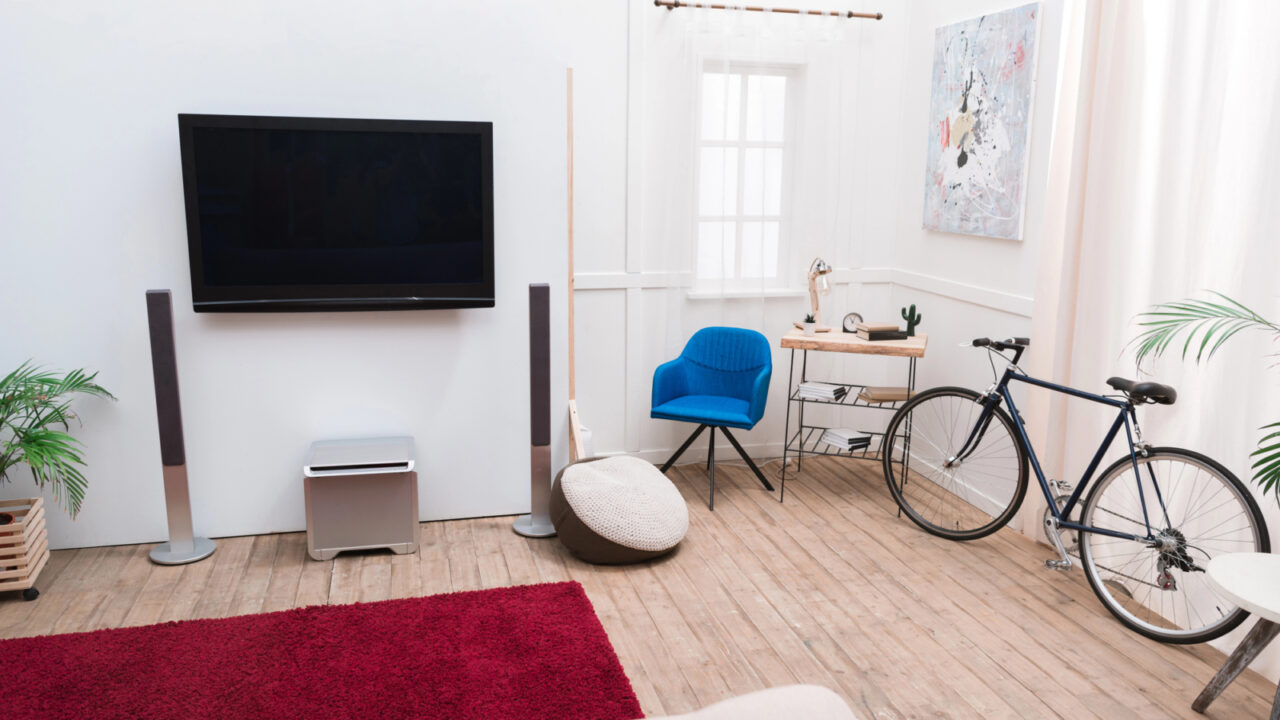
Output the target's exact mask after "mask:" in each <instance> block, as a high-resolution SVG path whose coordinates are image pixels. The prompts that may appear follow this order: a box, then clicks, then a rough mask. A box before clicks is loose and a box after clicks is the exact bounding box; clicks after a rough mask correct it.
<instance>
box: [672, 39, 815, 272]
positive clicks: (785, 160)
mask: <svg viewBox="0 0 1280 720" xmlns="http://www.w3.org/2000/svg"><path fill="white" fill-rule="evenodd" d="M700 65H701V68H702V71H701V72H700V73H699V74H698V88H697V92H698V95H697V97H698V116H697V124H696V126H695V128H696V129H695V131H694V132H695V136H696V153H695V157H694V182H693V187H694V188H695V190H694V194H695V197H694V203H693V209H694V212H693V239H694V243H695V245H694V253H693V260H694V267H693V278H694V292H695V293H696V294H699V295H702V294H707V292H708V291H711V290H719V291H721V292H722V293H723V294H733V295H750V294H753V291H758V290H761V289H764V290H765V291H767V292H769V293H771V294H776V293H778V291H785V292H786V293H787V294H790V292H791V291H794V290H795V286H794V284H791V283H787V282H786V279H787V278H788V277H789V276H790V272H789V271H790V267H789V266H790V263H789V262H788V259H789V255H788V252H787V250H788V248H789V245H790V243H789V242H788V241H789V235H790V232H789V231H790V222H789V220H790V207H791V193H790V190H791V173H792V166H793V163H794V158H795V153H796V143H795V132H796V126H797V124H798V123H797V117H798V109H799V107H800V100H799V94H800V78H801V72H800V71H801V68H802V66H800V65H798V64H790V63H786V64H783V63H759V62H743V61H725V60H720V59H712V58H704V59H703V61H702V63H701V64H700ZM708 74H712V75H719V76H723V75H726V74H727V75H739V76H741V77H742V80H741V91H740V92H739V97H738V103H739V105H738V133H737V139H736V140H707V139H705V138H703V137H702V128H703V112H704V108H703V105H702V98H703V82H704V81H705V80H706V76H707V75H708ZM752 75H756V76H759V75H773V76H781V77H784V78H786V80H787V84H786V100H785V104H786V107H785V108H784V109H783V121H782V123H783V136H782V140H780V141H767V140H748V139H747V96H748V93H747V86H748V82H747V78H748V77H749V76H752ZM703 148H725V149H734V150H736V151H737V156H738V157H737V176H736V178H735V182H736V189H737V192H736V196H735V204H734V211H735V212H734V213H733V214H729V215H703V214H702V210H701V207H702V204H701V201H702V198H701V197H700V193H701V188H702V184H701V179H702V177H701V176H702V150H703ZM755 148H761V149H764V148H776V149H779V150H781V151H782V178H781V188H780V194H781V195H780V198H779V206H778V213H777V214H761V215H747V214H745V213H744V202H743V200H744V194H745V188H746V182H745V179H746V175H745V173H746V151H747V150H748V149H755ZM703 222H729V223H733V227H734V236H733V242H734V266H733V275H732V276H729V277H720V278H700V277H699V276H698V267H697V243H699V242H701V240H700V228H701V223H703ZM748 222H760V223H766V222H776V223H778V258H777V263H776V268H777V274H776V275H774V276H765V277H751V278H744V277H742V242H743V233H742V228H743V224H744V223H748Z"/></svg>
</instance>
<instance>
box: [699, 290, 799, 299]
mask: <svg viewBox="0 0 1280 720" xmlns="http://www.w3.org/2000/svg"><path fill="white" fill-rule="evenodd" d="M808 294H809V291H808V290H798V289H794V288H766V289H764V290H689V291H688V292H686V293H685V297H686V298H688V299H690V300H739V299H742V300H751V299H755V298H797V297H806V296H807V295H808Z"/></svg>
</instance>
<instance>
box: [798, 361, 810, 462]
mask: <svg viewBox="0 0 1280 720" xmlns="http://www.w3.org/2000/svg"><path fill="white" fill-rule="evenodd" d="M808 374H809V351H808V350H801V351H800V383H801V384H804V381H805V380H806V379H807V377H806V376H807V375H808ZM797 430H799V431H800V446H799V447H797V448H796V474H797V475H799V474H800V470H801V468H802V466H803V465H804V400H801V401H800V427H799V428H797Z"/></svg>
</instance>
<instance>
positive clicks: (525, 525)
mask: <svg viewBox="0 0 1280 720" xmlns="http://www.w3.org/2000/svg"><path fill="white" fill-rule="evenodd" d="M511 529H512V530H515V531H516V534H517V535H523V536H525V537H531V538H549V537H555V535H556V526H555V525H552V524H551V523H550V521H548V520H546V519H543V518H538V519H536V520H535V519H534V517H533V515H521V516H520V517H518V518H516V521H515V522H514V523H512V524H511Z"/></svg>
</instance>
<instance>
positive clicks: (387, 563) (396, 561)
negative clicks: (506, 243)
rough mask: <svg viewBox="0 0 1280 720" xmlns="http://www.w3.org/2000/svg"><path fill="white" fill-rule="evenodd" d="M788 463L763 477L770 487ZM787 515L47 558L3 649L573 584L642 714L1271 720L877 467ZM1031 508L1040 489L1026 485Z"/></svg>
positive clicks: (692, 499) (1250, 680)
mask: <svg viewBox="0 0 1280 720" xmlns="http://www.w3.org/2000/svg"><path fill="white" fill-rule="evenodd" d="M778 467H779V466H778V464H777V463H773V464H771V465H767V466H766V467H765V469H766V472H768V473H770V474H773V475H775V476H776V473H777V470H778ZM788 474H789V475H790V478H789V479H790V480H791V482H790V483H788V485H789V487H788V492H787V499H786V502H785V503H778V501H777V493H769V492H766V491H765V490H763V489H762V488H761V487H760V485H759V484H758V483H757V482H756V481H755V479H754V477H753V476H751V475H750V474H749V472H748V471H746V470H745V469H744V468H743V467H741V466H740V465H738V464H736V463H730V462H726V463H723V464H721V465H719V466H717V469H716V509H715V511H714V512H713V511H711V510H710V509H708V508H707V506H706V498H707V494H708V491H709V485H708V481H707V474H706V470H705V468H704V466H702V465H701V464H697V465H689V466H684V467H680V468H676V469H674V470H672V471H671V472H670V473H669V475H670V477H672V479H673V482H675V483H676V486H677V488H678V489H679V490H680V491H681V493H682V494H683V495H684V497H685V499H686V501H687V503H688V506H689V513H690V530H689V534H688V537H687V538H686V539H685V541H684V543H683V544H682V545H681V546H680V548H679V549H678V550H677V551H676V552H675V553H673V554H671V555H669V556H667V557H665V558H662V559H658V560H655V561H651V562H648V563H641V564H638V565H631V566H621V567H608V566H592V565H588V564H586V563H583V562H582V561H580V560H578V559H577V558H575V557H573V556H572V555H571V554H570V553H569V552H568V551H567V550H566V549H565V548H564V547H563V546H562V545H561V544H560V542H559V541H557V540H555V539H530V538H523V537H520V536H518V535H516V534H515V533H513V532H512V531H511V527H510V525H511V518H481V519H475V520H455V521H444V522H431V523H424V524H423V525H422V526H421V537H420V543H419V551H418V553H416V554H413V555H394V554H392V553H390V552H386V551H369V552H356V553H343V554H340V555H339V556H338V557H337V558H336V559H334V560H329V561H324V562H318V561H315V560H312V559H310V558H309V557H308V556H307V553H306V536H305V534H303V533H285V534H280V535H264V536H259V537H245V538H223V539H220V540H218V551H217V553H215V554H214V556H213V557H212V558H210V559H208V560H205V561H202V562H197V563H194V564H191V565H185V566H178V567H163V566H156V565H151V564H150V562H149V561H148V560H147V558H146V553H147V551H148V550H149V549H150V546H126V547H116V548H87V549H82V550H59V551H55V552H54V553H52V555H51V557H50V561H49V564H48V565H47V566H46V568H45V571H44V573H43V574H42V576H41V578H40V579H39V581H38V583H37V585H38V586H39V587H40V589H41V596H40V598H39V599H38V600H36V601H34V602H24V601H22V600H21V598H20V597H19V596H18V595H17V594H12V593H11V594H9V595H8V596H0V637H19V636H27V635H39V634H47V633H51V632H75V631H82V630H91V629H94V628H100V627H116V626H120V625H138V624H145V623H154V622H164V621H167V620H180V619H187V618H193V617H222V616H225V615H229V614H238V613H246V612H263V611H274V610H284V609H288V608H290V607H302V606H306V605H314V604H324V603H349V602H358V601H372V600H379V599H383V598H390V597H414V596H420V595H430V594H438V593H443V592H451V591H455V590H472V589H479V588H482V587H501V586H505V585H512V584H527V583H536V582H559V581H564V580H574V581H577V582H579V583H581V584H582V586H583V588H584V589H585V590H586V592H587V595H588V597H589V598H590V599H591V602H592V605H593V606H594V608H595V611H596V615H597V616H598V617H599V618H600V622H601V624H602V625H603V626H604V628H605V631H606V632H607V633H608V635H609V638H610V640H611V641H612V642H613V644H614V647H615V649H616V650H617V653H618V658H619V660H620V661H621V662H622V664H623V668H624V669H625V670H626V672H627V675H628V677H629V678H630V679H631V682H632V686H633V687H634V689H635V691H636V694H637V697H638V698H639V699H640V703H641V706H642V708H643V709H644V710H645V712H646V714H648V715H659V714H665V713H674V712H683V711H687V710H692V709H694V708H696V707H699V706H702V705H705V704H708V703H710V702H714V701H716V700H719V699H721V698H722V697H726V696H729V695H735V694H741V693H745V692H749V691H751V690H755V689H759V688H762V687H770V686H775V685H782V684H788V683H794V682H806V683H816V684H820V685H825V686H827V687H830V688H832V689H834V690H836V692H838V693H840V694H841V695H842V696H844V697H845V698H846V699H847V700H848V701H849V703H850V704H851V705H852V706H854V707H855V708H857V710H858V711H859V712H860V713H862V714H863V715H865V716H866V717H867V718H916V717H931V718H932V717H953V718H978V717H982V718H1020V717H1034V718H1041V717H1070V718H1073V720H1074V719H1075V718H1088V717H1102V718H1122V717H1173V718H1180V719H1185V720H1193V718H1199V717H1208V718H1213V719H1217V718H1234V717H1260V716H1265V715H1266V713H1267V711H1268V709H1269V707H1270V702H1271V698H1272V696H1273V694H1274V692H1275V686H1274V685H1273V684H1272V683H1270V682H1268V681H1267V680H1266V679H1265V678H1263V677H1261V676H1260V675H1258V674H1257V673H1254V672H1251V671H1250V672H1246V673H1245V674H1244V675H1242V676H1241V677H1240V678H1239V679H1237V680H1236V682H1235V683H1233V684H1232V685H1231V686H1230V687H1229V688H1228V689H1227V691H1226V692H1225V693H1224V694H1223V695H1222V696H1221V697H1220V698H1219V699H1218V700H1217V701H1215V702H1214V704H1213V705H1212V706H1211V707H1210V708H1209V712H1208V713H1206V715H1204V716H1200V715H1197V714H1196V713H1194V712H1193V711H1191V709H1190V703H1191V700H1192V699H1194V698H1195V696H1196V694H1197V693H1199V691H1200V689H1201V688H1202V687H1203V686H1204V684H1205V683H1206V682H1208V680H1209V678H1210V677H1212V675H1213V673H1214V672H1215V671H1216V670H1217V668H1218V666H1219V665H1220V664H1221V663H1222V662H1223V661H1224V660H1225V657H1224V656H1223V654H1222V653H1221V652H1218V651H1217V650H1214V649H1213V648H1210V647H1208V646H1194V647H1178V646H1169V645H1162V644H1160V643H1156V642H1153V641H1150V640H1147V639H1146V638H1143V637H1141V636H1139V635H1137V634H1135V633H1132V632H1130V631H1128V630H1127V629H1125V628H1124V627H1123V626H1121V625H1120V624H1119V623H1117V622H1116V621H1115V620H1114V619H1113V618H1112V617H1111V616H1110V615H1109V614H1108V613H1107V612H1106V610H1105V609H1104V608H1103V607H1102V606H1101V604H1100V603H1099V602H1098V601H1097V599H1096V598H1095V597H1094V595H1093V593H1092V590H1091V589H1090V588H1089V587H1088V584H1087V583H1086V582H1085V580H1084V578H1083V576H1082V575H1081V574H1080V572H1079V571H1074V572H1071V573H1053V572H1049V571H1045V570H1044V569H1043V564H1042V563H1043V560H1044V559H1045V558H1046V557H1049V556H1051V551H1049V550H1048V549H1047V548H1046V547H1045V546H1043V545H1040V544H1037V543H1036V542H1034V541H1032V540H1031V539H1028V538H1026V537H1024V536H1022V535H1019V534H1017V533H1015V532H1013V531H1009V530H1002V531H1000V532H998V533H996V534H995V535H992V536H991V537H989V538H985V539H983V540H979V541H975V542H971V543H952V542H949V541H946V540H943V539H940V538H936V537H933V536H930V535H928V534H926V533H924V532H923V531H921V530H920V529H919V528H917V527H916V526H915V525H913V524H912V523H911V522H910V521H908V520H906V519H903V518H900V517H898V516H897V513H896V511H895V510H896V506H895V505H894V504H893V501H892V499H891V498H890V497H889V494H888V492H887V489H886V488H885V485H884V480H883V477H882V476H881V475H880V473H879V468H878V467H876V466H875V465H873V464H870V463H858V462H855V461H849V460H840V459H834V458H809V459H807V460H806V461H805V465H804V470H803V472H801V473H799V474H798V475H797V474H795V472H794V468H789V469H788ZM1032 490H1033V491H1034V488H1032Z"/></svg>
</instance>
